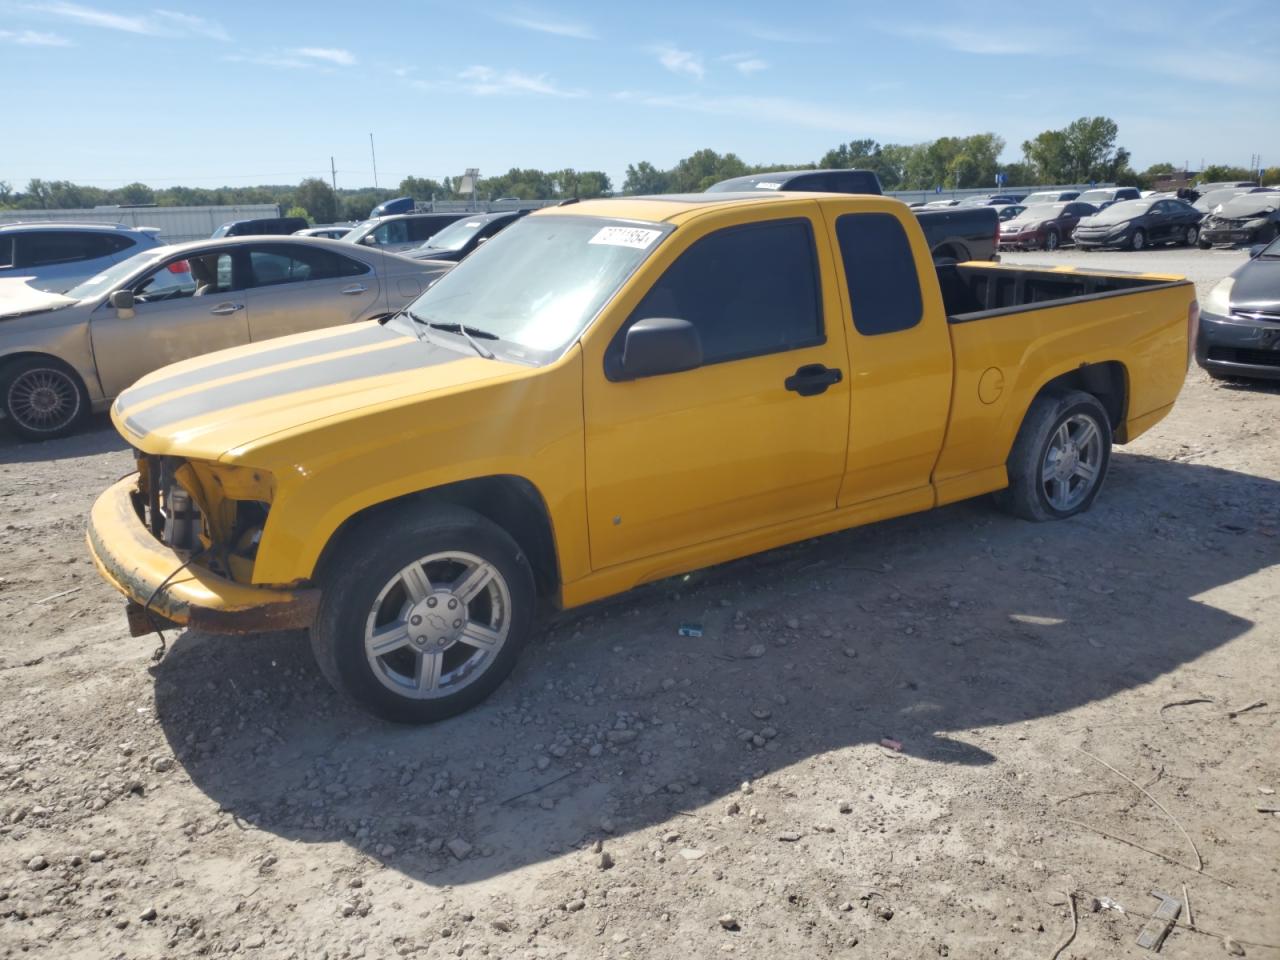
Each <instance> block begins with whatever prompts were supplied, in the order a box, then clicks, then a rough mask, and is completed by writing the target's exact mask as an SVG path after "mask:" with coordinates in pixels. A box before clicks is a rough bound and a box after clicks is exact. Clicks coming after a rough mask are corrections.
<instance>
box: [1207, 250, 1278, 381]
mask: <svg viewBox="0 0 1280 960" xmlns="http://www.w3.org/2000/svg"><path fill="white" fill-rule="evenodd" d="M1196 362H1197V363H1198V364H1200V366H1201V367H1203V368H1204V369H1205V372H1207V373H1208V374H1209V376H1211V377H1214V378H1216V379H1224V378H1227V377H1244V378H1258V379H1266V380H1280V239H1275V240H1272V241H1271V242H1270V243H1268V244H1261V243H1260V244H1258V245H1256V246H1255V247H1254V248H1253V249H1252V250H1250V251H1249V260H1248V261H1247V262H1246V263H1244V264H1243V265H1242V266H1240V267H1237V268H1236V270H1235V272H1234V273H1232V274H1231V275H1230V276H1229V277H1225V278H1223V279H1222V280H1221V281H1219V282H1218V284H1217V286H1215V287H1214V288H1213V289H1212V290H1210V291H1209V296H1208V297H1207V298H1206V299H1205V302H1204V308H1203V309H1202V310H1201V313H1200V332H1199V335H1198V336H1197V337H1196Z"/></svg>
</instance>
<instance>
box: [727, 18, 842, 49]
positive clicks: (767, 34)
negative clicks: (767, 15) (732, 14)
mask: <svg viewBox="0 0 1280 960" xmlns="http://www.w3.org/2000/svg"><path fill="white" fill-rule="evenodd" d="M735 26H736V27H737V28H738V30H739V31H740V32H742V33H745V34H746V35H747V36H748V37H754V38H755V39H756V40H765V41H768V42H769V43H830V42H831V37H829V36H823V35H822V34H820V33H810V32H809V31H808V30H794V29H791V28H788V27H777V26H774V25H772V24H768V23H760V22H758V21H755V20H743V21H740V22H739V23H737V24H736V25H735Z"/></svg>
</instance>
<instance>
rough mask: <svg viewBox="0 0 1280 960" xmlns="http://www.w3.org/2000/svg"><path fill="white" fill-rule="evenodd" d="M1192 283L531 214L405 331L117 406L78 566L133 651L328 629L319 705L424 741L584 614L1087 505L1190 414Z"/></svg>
mask: <svg viewBox="0 0 1280 960" xmlns="http://www.w3.org/2000/svg"><path fill="white" fill-rule="evenodd" d="M1197 317H1198V308H1197V306H1196V302H1195V299H1194V290H1193V288H1192V285H1191V284H1190V283H1189V282H1187V281H1186V280H1184V279H1181V278H1178V277H1170V276H1160V275H1153V274H1125V275H1111V274H1104V273H1097V272H1092V271H1077V270H1068V269H1053V270H1036V269H1022V268H1016V267H1009V266H1002V265H999V264H993V263H987V262H982V263H961V264H954V263H945V264H942V265H935V264H934V263H933V262H932V260H931V258H930V254H929V250H928V247H927V246H926V244H925V240H924V237H923V235H922V234H921V232H920V227H919V226H918V225H917V223H916V220H915V218H914V217H913V216H912V215H911V212H910V211H909V210H908V209H907V207H906V206H905V205H903V204H901V203H899V202H897V201H894V200H891V199H887V198H881V197H864V196H852V195H828V194H812V193H785V192H779V193H773V194H768V195H764V196H761V195H760V194H759V192H756V193H752V194H732V193H730V194H725V193H713V194H695V195H687V196H683V195H682V196H667V197H642V198H619V199H612V200H593V201H589V202H584V203H579V204H575V205H568V206H560V207H556V208H552V209H547V210H542V211H539V212H537V213H535V214H533V215H531V216H529V217H526V218H524V219H523V220H521V221H520V222H518V223H516V224H513V225H512V226H511V227H509V228H508V229H507V230H505V231H503V232H502V233H501V234H499V235H498V236H496V237H494V238H493V239H492V240H490V241H489V243H487V244H486V245H485V246H484V247H483V248H482V249H480V250H478V251H477V252H476V253H475V254H473V255H472V256H470V257H468V258H467V259H466V260H464V261H463V262H462V263H461V264H460V265H459V266H458V267H457V268H456V269H454V270H453V271H452V272H451V273H448V274H446V275H444V276H443V277H442V278H441V279H440V280H438V281H437V282H436V283H435V284H434V286H432V287H430V288H429V289H428V290H427V291H426V292H425V293H424V294H423V295H422V296H421V297H419V298H418V299H417V300H416V301H415V302H414V303H412V304H411V306H410V307H409V308H408V309H407V310H405V311H404V312H402V313H401V314H399V315H397V316H395V317H393V318H392V319H390V320H388V321H384V322H368V323H362V324H357V325H354V326H347V327H340V328H335V329H329V330H324V331H317V332H313V333H307V334H302V335H299V336H293V337H286V338H282V339H278V340H271V341H268V342H264V343H260V344H255V345H252V346H247V347H239V348H235V349H232V350H225V351H222V352H219V353H213V354H208V355H206V356H202V357H199V358H196V359H193V360H188V361H185V362H183V363H179V364H176V365H174V366H170V367H167V368H164V369H162V370H160V371H157V372H155V373H153V374H150V375H148V376H146V377H144V378H143V379H142V380H140V381H138V382H137V383H136V384H135V385H134V386H133V387H131V388H130V389H128V390H126V391H125V392H124V393H123V394H122V395H121V396H120V397H119V399H118V401H117V402H116V403H115V405H114V407H113V408H112V416H113V418H114V421H115V424H116V426H117V428H118V429H119V430H120V432H121V433H122V434H123V435H124V437H125V438H126V439H127V440H128V442H129V443H130V444H132V445H133V447H134V448H135V449H136V450H137V451H138V467H139V470H138V473H137V475H135V476H131V477H128V478H126V479H124V480H122V481H120V482H119V483H117V484H116V485H115V486H113V487H111V488H109V489H108V490H107V491H106V492H105V493H104V494H103V495H102V497H101V498H100V499H99V500H98V502H97V504H96V505H95V506H94V508H93V511H92V515H91V519H90V524H89V531H88V539H89V547H90V550H91V551H92V554H93V557H94V560H95V561H96V563H97V566H98V569H99V570H100V571H101V573H102V574H103V575H104V576H105V577H106V578H107V579H108V580H109V581H110V582H111V583H112V584H114V585H115V586H116V587H117V588H118V589H119V590H120V591H121V592H122V593H124V594H125V595H126V597H127V598H128V599H129V613H130V623H131V625H132V626H133V628H134V630H135V632H136V633H139V632H142V631H143V630H145V629H147V628H148V626H149V625H154V624H160V625H165V624H173V623H177V624H187V625H189V626H191V627H192V628H194V629H199V630H205V631H209V632H253V631H260V630H267V629H281V628H309V630H310V635H311V642H312V646H313V648H314V651H315V655H316V658H317V660H318V662H319V664H320V666H321V668H322V670H323V672H324V674H325V675H326V677H328V679H329V680H330V681H331V682H332V683H333V684H334V685H335V686H336V687H337V688H338V689H339V690H341V691H343V692H345V693H346V694H348V695H349V696H351V697H352V698H354V699H355V700H356V701H358V702H359V703H361V704H363V705H364V706H365V707H366V708H368V709H370V710H372V711H374V712H376V713H378V714H380V715H382V716H384V717H388V718H391V719H394V720H399V721H407V722H424V721H433V720H438V719H441V718H443V717H447V716H450V715H452V714H455V713H458V712H459V711H461V710H464V709H466V708H468V707H469V706H471V705H473V704H475V703H477V702H479V701H480V700H481V699H483V698H484V697H485V696H487V695H488V694H489V693H490V692H492V691H493V690H494V688H495V687H496V686H497V685H498V684H499V683H501V682H502V680H503V678H504V677H505V676H506V674H507V673H508V672H509V671H510V670H511V667H512V665H513V663H514V661H515V659H516V657H517V656H518V654H519V653H520V650H521V648H522V647H523V646H524V645H525V643H526V641H527V639H528V637H529V635H530V633H531V631H532V630H533V627H534V622H535V615H534V614H535V607H536V606H538V604H539V601H541V600H549V601H550V602H551V603H552V604H553V605H555V606H560V607H573V606H577V605H579V604H584V603H587V602H589V601H592V600H596V599H598V598H600V597H605V596H608V595H610V594H616V593H619V592H621V591H625V590H627V589H629V588H631V587H634V586H636V585H637V584H641V583H645V582H647V581H652V580H655V579H658V578H661V577H667V576H671V575H673V574H678V573H681V572H684V571H688V570H692V569H695V568H698V567H703V566H707V565H710V564H715V563H720V562H723V561H726V560H730V559H732V558H735V557H740V556H743V555H745V554H749V553H753V552H755V551H759V550H765V549H768V548H771V547H776V546H779V545H780V544H785V543H788V542H792V541H796V540H801V539H804V538H807V537H812V536H815V535H818V534H823V533H827V532H830V531H833V530H840V529H843V528H846V527H853V526H857V525H859V524H864V523H870V522H872V521H876V520H882V519H885V518H887V517H894V516H898V515H901V514H906V513H911V512H913V511H917V510H927V509H929V508H931V507H936V506H941V505H942V504H947V503H951V502H953V501H956V500H961V499H964V498H966V497H973V496H977V495H979V494H985V493H991V492H994V491H1000V493H999V496H998V499H999V500H1000V501H1001V502H1002V503H1003V504H1004V505H1005V506H1006V507H1007V508H1008V509H1009V510H1010V511H1011V512H1012V513H1014V514H1015V515H1017V516H1019V517H1023V518H1025V519H1028V520H1051V519H1059V518H1064V517H1070V516H1072V515H1073V514H1076V513H1079V512H1080V511H1082V510H1086V509H1088V508H1089V506H1090V505H1091V504H1092V502H1093V500H1094V498H1095V497H1096V496H1097V494H1098V491H1099V489H1100V487H1101V486H1102V482H1103V479H1104V477H1105V475H1106V471H1107V464H1108V459H1109V456H1110V450H1111V444H1112V442H1113V440H1114V441H1116V442H1120V443H1124V442H1127V441H1129V440H1132V439H1134V438H1135V437H1137V436H1138V435H1139V434H1141V433H1142V432H1143V431H1144V430H1147V429H1148V428H1150V427H1151V426H1152V425H1153V424H1155V423H1156V422H1158V421H1159V420H1160V419H1161V418H1162V417H1164V416H1165V415H1166V414H1167V413H1168V412H1169V410H1170V408H1171V407H1172V405H1173V403H1174V400H1175V399H1176V397H1177V396H1178V391H1179V389H1180V388H1181V385H1182V382H1183V379H1184V377H1185V374H1186V369H1187V363H1188V360H1189V351H1188V345H1189V344H1193V343H1194V342H1195V338H1194V336H1193V335H1192V334H1191V331H1192V328H1193V327H1194V326H1195V324H1196V322H1197Z"/></svg>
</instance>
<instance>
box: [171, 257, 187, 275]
mask: <svg viewBox="0 0 1280 960" xmlns="http://www.w3.org/2000/svg"><path fill="white" fill-rule="evenodd" d="M169 272H170V273H190V272H191V264H189V263H188V262H187V261H186V260H175V261H173V263H171V264H169Z"/></svg>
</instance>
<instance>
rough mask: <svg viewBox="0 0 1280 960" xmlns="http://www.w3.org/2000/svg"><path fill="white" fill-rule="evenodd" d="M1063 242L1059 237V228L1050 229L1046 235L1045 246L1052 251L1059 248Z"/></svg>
mask: <svg viewBox="0 0 1280 960" xmlns="http://www.w3.org/2000/svg"><path fill="white" fill-rule="evenodd" d="M1061 243H1062V241H1061V240H1060V239H1059V238H1058V231H1057V230H1050V231H1049V232H1048V233H1046V234H1045V235H1044V248H1045V250H1047V251H1049V252H1050V253H1052V252H1053V251H1054V250H1057V249H1058V247H1059V246H1060V245H1061Z"/></svg>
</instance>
